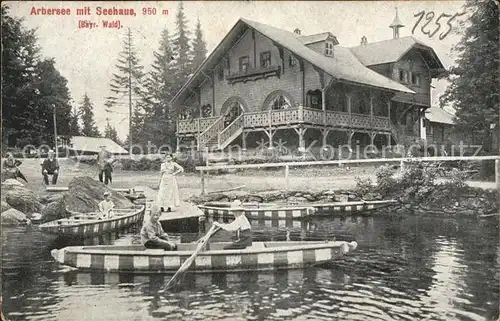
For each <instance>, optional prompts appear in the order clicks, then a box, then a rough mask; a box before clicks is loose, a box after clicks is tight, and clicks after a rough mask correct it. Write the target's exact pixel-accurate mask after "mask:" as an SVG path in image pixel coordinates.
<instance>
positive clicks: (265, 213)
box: [198, 205, 316, 220]
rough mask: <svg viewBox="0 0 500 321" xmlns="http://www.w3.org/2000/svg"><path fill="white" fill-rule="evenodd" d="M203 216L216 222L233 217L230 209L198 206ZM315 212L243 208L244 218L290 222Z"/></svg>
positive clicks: (311, 209)
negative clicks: (221, 218)
mask: <svg viewBox="0 0 500 321" xmlns="http://www.w3.org/2000/svg"><path fill="white" fill-rule="evenodd" d="M198 208H199V209H200V210H202V211H203V213H205V216H208V217H212V218H214V219H215V220H217V219H218V218H219V217H234V216H233V213H232V210H231V208H230V207H218V206H208V205H198ZM315 211H316V210H315V209H314V207H311V206H286V205H283V206H272V207H271V206H269V207H263V208H244V212H245V216H246V217H247V218H250V219H256V220H292V219H301V218H305V217H308V216H310V215H313V214H314V212H315Z"/></svg>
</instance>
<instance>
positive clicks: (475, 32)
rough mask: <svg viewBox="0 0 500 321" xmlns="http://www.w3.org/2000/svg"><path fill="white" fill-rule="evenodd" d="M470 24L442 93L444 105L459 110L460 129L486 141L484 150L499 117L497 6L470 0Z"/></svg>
mask: <svg viewBox="0 0 500 321" xmlns="http://www.w3.org/2000/svg"><path fill="white" fill-rule="evenodd" d="M464 7H465V9H466V10H468V11H470V12H471V17H470V20H469V22H470V25H469V26H468V27H467V28H466V29H465V31H464V33H463V34H464V35H463V37H462V39H461V40H460V42H459V43H458V44H457V46H456V47H455V48H454V50H455V51H456V52H457V53H458V55H459V58H458V60H457V66H456V67H454V68H451V70H450V76H449V77H448V80H449V81H450V82H451V84H450V86H448V88H447V89H446V91H445V93H444V94H443V95H442V96H441V98H440V100H441V106H444V105H447V104H451V105H452V106H453V107H454V108H455V110H456V114H455V116H456V119H455V120H456V123H457V130H458V131H460V132H469V133H470V132H474V133H475V134H477V135H480V136H481V137H482V140H483V150H486V151H489V149H490V148H491V129H490V125H491V124H493V123H498V118H499V94H498V84H499V80H500V78H499V56H498V52H499V44H498V40H499V39H498V38H499V37H498V14H499V10H498V5H497V4H496V3H495V2H494V1H489V0H467V2H466V4H465V6H464Z"/></svg>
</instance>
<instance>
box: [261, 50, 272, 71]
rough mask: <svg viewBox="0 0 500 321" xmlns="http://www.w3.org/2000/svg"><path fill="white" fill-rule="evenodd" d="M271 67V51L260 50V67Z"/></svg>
mask: <svg viewBox="0 0 500 321" xmlns="http://www.w3.org/2000/svg"><path fill="white" fill-rule="evenodd" d="M269 67H271V52H270V51H266V52H261V53H260V68H269Z"/></svg>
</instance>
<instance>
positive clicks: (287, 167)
mask: <svg viewBox="0 0 500 321" xmlns="http://www.w3.org/2000/svg"><path fill="white" fill-rule="evenodd" d="M288 170H289V166H288V165H285V191H287V192H288Z"/></svg>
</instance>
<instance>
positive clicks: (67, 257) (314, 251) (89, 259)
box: [51, 241, 358, 273]
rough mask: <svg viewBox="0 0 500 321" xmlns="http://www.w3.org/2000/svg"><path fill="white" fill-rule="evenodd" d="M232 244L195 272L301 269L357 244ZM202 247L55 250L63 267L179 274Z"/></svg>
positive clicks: (218, 248)
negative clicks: (234, 247) (238, 247)
mask: <svg viewBox="0 0 500 321" xmlns="http://www.w3.org/2000/svg"><path fill="white" fill-rule="evenodd" d="M227 244H229V243H223V242H220V243H216V242H213V243H210V244H208V247H209V249H207V250H206V251H204V252H200V253H199V254H198V256H197V257H196V259H195V261H194V262H193V265H192V266H191V268H190V270H191V271H193V272H198V273H203V272H238V271H266V270H276V269H296V268H303V267H307V266H313V265H317V264H322V263H326V262H328V261H331V260H335V259H338V258H340V257H342V256H343V255H344V254H346V253H348V252H350V251H353V250H355V249H356V248H357V246H358V245H357V243H356V242H354V241H353V242H339V241H299V242H253V244H252V246H251V247H248V248H246V249H242V250H223V247H224V246H225V245H227ZM197 245H198V244H197V243H181V244H178V251H164V250H157V249H146V248H145V247H144V246H142V245H129V246H116V245H97V246H69V247H65V248H62V249H59V250H57V249H55V250H52V251H51V255H52V257H53V258H54V259H55V260H56V261H57V262H59V263H61V264H64V265H68V266H71V267H74V268H78V269H80V270H92V271H94V270H101V271H108V272H157V273H158V272H175V271H177V270H178V269H179V267H180V266H181V265H182V264H183V263H184V261H185V260H187V259H188V258H189V257H190V256H191V255H192V254H193V251H194V250H195V249H196V246H197Z"/></svg>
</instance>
